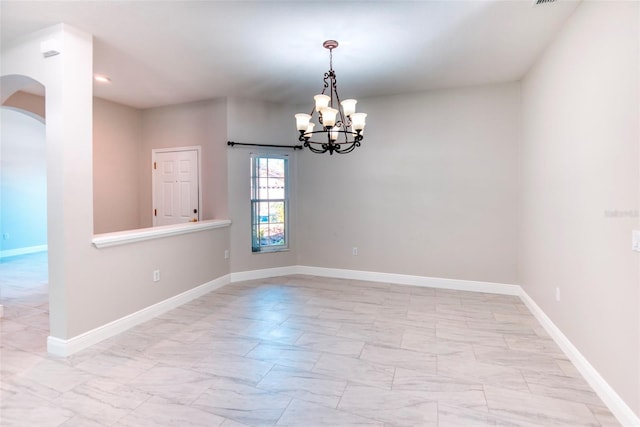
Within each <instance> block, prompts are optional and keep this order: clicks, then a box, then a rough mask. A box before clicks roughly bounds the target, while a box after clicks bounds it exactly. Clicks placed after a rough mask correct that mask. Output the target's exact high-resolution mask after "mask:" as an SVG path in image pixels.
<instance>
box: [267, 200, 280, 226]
mask: <svg viewBox="0 0 640 427" xmlns="http://www.w3.org/2000/svg"><path fill="white" fill-rule="evenodd" d="M269 222H280V223H283V224H284V202H271V203H269Z"/></svg>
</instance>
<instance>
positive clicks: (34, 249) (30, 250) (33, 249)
mask: <svg viewBox="0 0 640 427" xmlns="http://www.w3.org/2000/svg"><path fill="white" fill-rule="evenodd" d="M47 250H48V246H47V245H38V246H29V247H26V248H18V249H7V250H5V251H0V258H9V257H12V256H18V255H27V254H35V253H38V252H46V251H47Z"/></svg>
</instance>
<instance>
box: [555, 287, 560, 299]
mask: <svg viewBox="0 0 640 427" xmlns="http://www.w3.org/2000/svg"><path fill="white" fill-rule="evenodd" d="M556 301H560V288H556Z"/></svg>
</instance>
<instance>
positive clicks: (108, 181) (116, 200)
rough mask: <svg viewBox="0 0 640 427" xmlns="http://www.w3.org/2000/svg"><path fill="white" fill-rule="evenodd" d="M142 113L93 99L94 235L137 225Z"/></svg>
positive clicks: (138, 216)
mask: <svg viewBox="0 0 640 427" xmlns="http://www.w3.org/2000/svg"><path fill="white" fill-rule="evenodd" d="M141 145H142V112H141V111H140V110H138V109H136V108H131V107H127V106H125V105H121V104H116V103H114V102H110V101H106V100H104V99H100V98H94V100H93V200H94V203H93V229H94V232H95V233H96V234H99V233H106V232H111V231H122V230H132V229H136V228H141V226H140V209H139V208H140V203H139V201H138V199H139V193H140V189H139V184H140V180H139V176H140V154H141V153H140V151H141Z"/></svg>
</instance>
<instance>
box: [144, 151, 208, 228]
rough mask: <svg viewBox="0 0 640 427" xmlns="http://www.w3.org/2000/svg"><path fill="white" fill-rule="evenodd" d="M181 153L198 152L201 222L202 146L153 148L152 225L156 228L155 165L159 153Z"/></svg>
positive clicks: (199, 214) (199, 218) (200, 211)
mask: <svg viewBox="0 0 640 427" xmlns="http://www.w3.org/2000/svg"><path fill="white" fill-rule="evenodd" d="M179 151H196V153H197V154H196V155H197V156H198V214H197V215H198V222H200V221H201V213H202V146H200V145H191V146H188V147H167V148H152V149H151V223H152V224H153V226H154V227H155V226H156V218H157V216H155V215H154V214H153V210H154V209H155V206H156V185H157V184H156V173H155V170H154V169H153V164H154V163H155V162H156V155H157V154H158V153H171V152H179Z"/></svg>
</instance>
